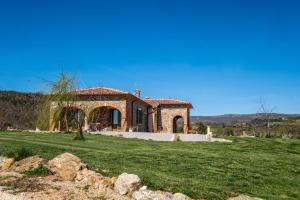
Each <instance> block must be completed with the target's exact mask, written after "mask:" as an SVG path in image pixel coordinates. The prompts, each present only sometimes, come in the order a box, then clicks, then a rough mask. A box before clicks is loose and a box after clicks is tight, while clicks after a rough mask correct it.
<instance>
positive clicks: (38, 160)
mask: <svg viewBox="0 0 300 200" xmlns="http://www.w3.org/2000/svg"><path fill="white" fill-rule="evenodd" d="M46 163H47V161H46V160H45V159H43V158H42V157H40V156H31V157H28V158H25V159H23V160H20V161H18V162H15V163H14V164H13V166H12V170H14V171H16V172H23V171H26V170H29V169H35V168H38V167H39V166H40V165H45V164H46Z"/></svg>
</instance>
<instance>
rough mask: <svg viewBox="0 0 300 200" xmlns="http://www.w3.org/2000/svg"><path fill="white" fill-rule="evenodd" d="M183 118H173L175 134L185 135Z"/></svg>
mask: <svg viewBox="0 0 300 200" xmlns="http://www.w3.org/2000/svg"><path fill="white" fill-rule="evenodd" d="M183 126H184V123H183V117H181V116H176V117H174V118H173V133H183V131H184V130H183V128H184V127H183Z"/></svg>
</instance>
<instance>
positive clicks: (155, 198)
mask: <svg viewBox="0 0 300 200" xmlns="http://www.w3.org/2000/svg"><path fill="white" fill-rule="evenodd" d="M132 199H133V200H173V199H174V197H173V195H172V194H171V193H168V192H161V191H152V190H148V189H146V187H145V186H144V187H143V188H141V189H140V190H139V191H135V192H134V193H133V194H132Z"/></svg>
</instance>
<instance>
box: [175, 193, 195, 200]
mask: <svg viewBox="0 0 300 200" xmlns="http://www.w3.org/2000/svg"><path fill="white" fill-rule="evenodd" d="M173 200H191V198H190V197H188V196H186V195H184V194H181V193H176V194H174V196H173Z"/></svg>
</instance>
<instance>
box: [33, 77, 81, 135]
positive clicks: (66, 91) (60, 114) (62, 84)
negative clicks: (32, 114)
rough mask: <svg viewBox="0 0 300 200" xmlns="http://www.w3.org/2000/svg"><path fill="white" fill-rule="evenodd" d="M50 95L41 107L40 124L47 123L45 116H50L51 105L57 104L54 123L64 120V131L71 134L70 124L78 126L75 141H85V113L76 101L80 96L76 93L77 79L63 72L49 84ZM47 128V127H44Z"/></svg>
mask: <svg viewBox="0 0 300 200" xmlns="http://www.w3.org/2000/svg"><path fill="white" fill-rule="evenodd" d="M49 86H50V87H49V88H50V89H49V94H48V95H47V98H46V101H45V102H44V103H43V106H41V107H42V108H43V109H42V110H41V112H40V113H41V114H40V115H39V119H38V122H40V123H41V122H42V121H45V120H44V119H45V118H46V117H45V115H48V116H49V115H50V113H49V109H50V107H51V106H50V105H51V104H53V103H54V104H55V110H54V114H53V121H54V123H55V124H58V123H59V122H60V121H62V120H63V122H64V129H65V130H64V131H65V132H70V127H69V125H70V124H72V123H73V124H75V126H76V136H75V139H84V136H83V130H82V129H83V124H84V117H85V116H84V113H83V112H82V111H81V110H80V109H77V108H76V100H77V98H78V96H77V95H76V93H75V89H76V78H75V76H71V75H69V74H68V73H67V72H61V73H60V74H59V75H58V78H57V80H56V81H54V82H50V83H49ZM44 127H45V126H44Z"/></svg>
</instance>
